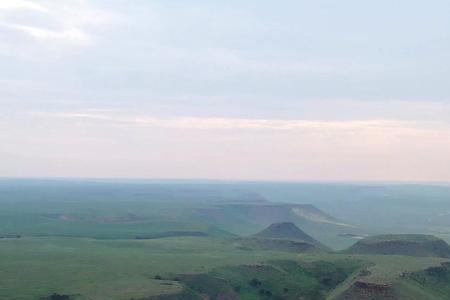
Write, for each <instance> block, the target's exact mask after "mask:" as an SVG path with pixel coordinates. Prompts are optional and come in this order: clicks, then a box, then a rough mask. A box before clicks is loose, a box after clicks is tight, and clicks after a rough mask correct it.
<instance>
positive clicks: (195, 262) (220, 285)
mask: <svg viewBox="0 0 450 300" xmlns="http://www.w3.org/2000/svg"><path fill="white" fill-rule="evenodd" d="M280 186H281V187H283V188H280V190H279V192H280V194H276V193H274V191H275V190H274V189H273V187H274V186H273V185H269V186H260V185H253V184H240V185H237V184H227V185H215V184H206V185H200V186H195V185H185V184H182V185H179V184H161V185H159V184H156V185H149V184H146V183H127V184H125V183H108V182H106V183H105V182H101V183H94V182H90V183H86V182H56V183H55V182H53V181H49V182H47V181H45V182H35V181H30V182H26V183H23V182H16V181H13V182H12V183H11V182H5V181H1V180H0V204H1V210H0V258H1V259H0V299H1V300H42V299H45V300H47V299H48V298H47V297H48V296H49V295H51V294H53V293H56V294H60V295H70V296H71V300H72V299H73V300H107V299H108V300H116V299H117V300H130V299H140V300H141V299H159V300H178V299H184V300H193V299H203V298H204V296H205V294H208V295H209V297H210V299H216V298H217V297H219V294H220V293H222V295H223V294H227V295H228V296H229V297H231V298H227V299H298V298H300V297H303V299H330V300H331V299H334V300H341V299H347V298H342V297H343V295H345V294H346V293H347V292H348V291H352V289H354V288H355V283H357V282H364V283H368V284H374V287H375V288H376V287H378V286H382V287H388V293H392V295H396V297H397V298H398V299H401V300H409V299H432V300H433V299H435V300H443V299H450V296H448V295H450V291H449V290H448V289H447V286H450V278H449V276H448V275H446V274H447V271H446V270H447V269H445V270H441V269H439V268H441V264H442V263H443V262H445V261H446V260H445V259H442V258H438V257H412V256H404V255H372V254H365V255H355V254H349V253H345V252H331V251H332V250H330V249H328V248H327V247H324V249H323V251H312V253H299V252H303V250H302V249H301V248H299V247H294V248H295V249H294V250H295V251H294V252H291V251H292V249H293V247H291V246H289V247H279V246H277V247H272V246H271V247H261V245H258V244H257V243H255V242H254V241H253V240H251V239H246V237H247V236H253V234H255V233H257V232H258V231H260V230H262V229H263V228H265V227H266V226H268V225H270V224H271V223H275V222H293V223H295V225H297V226H299V227H300V229H301V230H302V231H304V235H303V239H304V237H305V236H311V237H312V238H314V239H318V240H319V242H320V243H323V244H325V245H326V246H328V247H329V248H334V249H339V248H342V247H343V246H345V245H350V244H353V243H355V242H356V240H355V239H353V238H352V236H353V235H352V234H354V236H359V234H363V233H367V232H371V231H370V230H366V228H363V227H358V226H356V225H351V224H350V223H352V222H351V221H352V220H350V221H348V220H342V219H337V218H334V216H330V215H328V213H329V212H330V211H332V210H333V206H327V205H329V203H328V202H327V201H328V200H326V199H322V200H321V199H319V200H320V201H319V200H317V199H313V200H314V201H315V202H316V203H317V204H318V206H321V205H322V207H328V208H330V211H327V212H326V213H325V212H323V211H321V210H319V209H317V208H316V207H313V206H311V205H309V204H307V203H303V204H299V203H298V202H297V203H280V202H271V201H272V200H273V199H274V200H278V197H280V195H281V196H283V195H284V196H286V198H285V199H286V201H287V200H289V199H290V200H292V199H293V197H294V194H295V193H293V191H294V190H295V189H291V188H292V186H291V185H287V186H285V185H280ZM255 187H256V188H257V190H258V191H259V192H258V193H255V192H254V190H250V192H249V188H251V189H253V188H255ZM315 188H316V187H315V186H314V185H313V186H307V187H306V191H307V193H306V192H305V191H304V190H302V192H301V193H299V194H298V195H300V196H304V197H305V198H306V197H310V196H311V195H313V194H314V193H315V194H316V195H320V194H321V193H322V190H315ZM312 190H313V191H314V193H312V192H311V191H312ZM331 190H334V191H336V192H337V194H336V195H335V196H336V197H337V198H340V197H342V198H343V197H344V195H347V196H348V195H350V194H348V193H347V192H348V191H347V190H346V188H343V187H331ZM343 190H344V191H345V193H344V192H343ZM295 191H296V190H295ZM349 191H351V192H352V193H356V194H357V195H358V191H359V190H358V189H356V190H355V189H353V188H352V189H350V190H349ZM402 191H403V190H402ZM376 192H377V193H378V192H379V190H378V189H376ZM383 192H386V190H383ZM438 192H439V193H441V190H440V189H439V190H438ZM302 193H303V194H302ZM352 195H353V194H352ZM272 196H273V198H272ZM360 196H361V195H360ZM268 198H270V199H268ZM327 203H328V204H327ZM439 203H440V202H439ZM330 205H331V204H330ZM347 208H348V206H347ZM299 212H300V213H299ZM341 216H343V214H341ZM343 233H349V234H347V235H345V234H344V235H342V234H343ZM189 235H192V236H189ZM397 236H398V237H403V240H404V239H411V238H412V239H413V240H414V241H415V242H417V241H419V242H420V241H421V239H422V241H423V242H427V241H434V240H435V239H434V238H432V237H428V236H427V237H424V236H417V239H415V237H414V236H411V235H408V236H406V235H405V236H401V235H397ZM253 238H255V237H254V236H253ZM300 239H301V238H300ZM383 239H385V238H383ZM368 240H370V239H368ZM277 241H278V240H277ZM279 241H283V242H294V241H291V240H289V239H286V240H285V239H279ZM375 241H376V240H375ZM296 242H298V241H296ZM430 268H431V269H430ZM433 268H438V269H433ZM427 270H428V271H427ZM429 270H441V271H438V275H436V274H435V273H433V272H431V273H430V272H429ZM253 279H255V280H256V281H254V283H255V282H259V283H258V284H256V286H253V285H252V284H251V283H250V282H251V281H252V280H253ZM206 283H207V285H208V286H212V287H213V288H211V289H210V290H202V289H203V288H204V286H205V284H206ZM285 289H287V290H288V291H289V292H286V291H285ZM349 296H350V297H353V296H354V295H352V294H351V293H350V294H349ZM202 297H203V298H202ZM426 297H428V298H426ZM219 298H220V297H219ZM374 299H375V298H374ZM377 299H378V298H377ZM380 299H382V298H380Z"/></svg>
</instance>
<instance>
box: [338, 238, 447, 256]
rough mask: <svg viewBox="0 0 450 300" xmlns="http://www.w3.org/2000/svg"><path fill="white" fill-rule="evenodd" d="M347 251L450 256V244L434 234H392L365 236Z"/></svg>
mask: <svg viewBox="0 0 450 300" xmlns="http://www.w3.org/2000/svg"><path fill="white" fill-rule="evenodd" d="M346 252H348V253H352V254H383V255H387V254H389V255H409V256H423V257H427V256H430V257H431V256H436V257H444V258H450V246H449V245H448V244H447V243H446V242H445V241H444V240H442V239H440V238H437V237H435V236H432V235H421V234H400V235H399V234H390V235H379V236H373V237H367V238H364V239H362V240H360V241H358V242H357V243H355V245H353V246H352V247H350V248H349V249H348V250H347V251H346Z"/></svg>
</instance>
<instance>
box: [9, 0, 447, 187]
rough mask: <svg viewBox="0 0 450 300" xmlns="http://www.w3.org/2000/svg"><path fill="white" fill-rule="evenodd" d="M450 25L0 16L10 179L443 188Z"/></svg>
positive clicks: (443, 11) (64, 7) (406, 5)
mask: <svg viewBox="0 0 450 300" xmlns="http://www.w3.org/2000/svg"><path fill="white" fill-rule="evenodd" d="M449 12H450V1H448V0H433V1H423V0H404V1H395V0H378V1H361V0H342V1H335V0H328V1H324V0H317V1H302V0H295V1H264V0H248V1H242V0H240V1H214V0H208V1H206V0H205V1H192V0H183V1H181V0H180V1H173V0H160V1H153V0H135V1H134V0H126V1H125V0H121V1H119V0H84V1H82V0H78V1H77V0H53V1H50V0H49V1H46V0H43V1H28V0H15V1H13V0H0V177H60V176H61V177H120V178H124V177H134V178H158V179H160V178H186V179H189V178H192V179H196V178H202V179H207V178H210V179H235V180H240V179H249V180H339V181H341V180H361V181H367V180H383V181H389V180H393V181H447V182H449V181H450V18H449Z"/></svg>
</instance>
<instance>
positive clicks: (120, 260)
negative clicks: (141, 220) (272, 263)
mask: <svg viewBox="0 0 450 300" xmlns="http://www.w3.org/2000/svg"><path fill="white" fill-rule="evenodd" d="M0 257H1V258H2V259H1V260H0V278H1V280H0V299H30V300H31V299H38V298H39V297H43V296H46V295H50V294H51V293H55V292H56V293H61V294H69V295H76V294H83V295H86V296H88V297H89V298H91V299H99V300H100V299H105V300H106V299H108V300H109V299H127V300H128V299H131V298H140V297H144V296H151V295H157V294H160V293H169V292H172V293H174V292H176V291H179V289H180V286H179V284H178V283H176V282H170V284H169V285H168V283H167V282H165V281H161V280H155V279H154V278H155V276H157V275H159V276H162V277H163V278H169V279H173V278H174V277H176V276H177V275H178V274H182V273H192V272H195V273H198V272H207V271H210V270H212V269H213V268H216V267H221V266H225V265H237V264H244V263H245V264H251V263H256V262H261V261H265V260H269V259H274V258H294V257H295V255H293V254H289V253H281V252H280V253H277V252H268V251H248V250H239V249H236V248H234V247H233V246H232V245H231V244H230V243H228V242H225V241H223V240H217V239H211V238H202V237H197V238H195V237H183V238H163V239H154V240H137V241H135V240H131V241H130V240H115V241H103V240H93V239H80V238H24V239H10V240H9V239H8V240H6V239H5V240H0Z"/></svg>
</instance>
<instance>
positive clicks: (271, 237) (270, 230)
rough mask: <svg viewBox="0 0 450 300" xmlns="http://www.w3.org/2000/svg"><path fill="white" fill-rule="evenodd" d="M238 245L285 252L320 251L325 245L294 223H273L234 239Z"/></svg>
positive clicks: (324, 248)
mask: <svg viewBox="0 0 450 300" xmlns="http://www.w3.org/2000/svg"><path fill="white" fill-rule="evenodd" d="M235 241H236V242H237V243H238V246H240V247H245V248H252V249H261V250H273V251H287V252H320V251H324V250H328V249H327V247H325V246H324V245H322V244H321V243H320V242H318V241H316V240H315V239H314V238H312V237H311V236H309V235H308V234H307V233H305V232H304V231H302V230H301V229H300V228H298V227H297V226H296V225H295V224H294V223H290V222H282V223H274V224H271V225H270V226H269V227H267V228H265V229H264V230H262V231H260V232H258V233H257V234H254V235H252V236H250V237H248V238H239V239H236V240H235Z"/></svg>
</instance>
